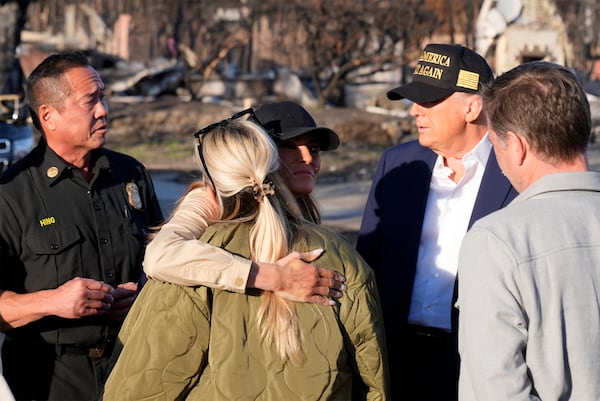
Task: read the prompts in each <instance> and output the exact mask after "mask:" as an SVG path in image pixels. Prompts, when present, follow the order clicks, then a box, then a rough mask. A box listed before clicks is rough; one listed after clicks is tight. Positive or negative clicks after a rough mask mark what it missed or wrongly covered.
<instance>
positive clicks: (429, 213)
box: [408, 134, 492, 331]
mask: <svg viewBox="0 0 600 401" xmlns="http://www.w3.org/2000/svg"><path fill="white" fill-rule="evenodd" d="M491 150H492V145H491V143H490V142H489V140H488V136H487V134H486V135H485V136H484V138H483V139H482V140H481V141H480V142H479V143H478V144H477V146H475V148H474V149H473V150H471V151H470V152H469V153H467V154H465V155H464V156H463V158H462V162H463V164H464V166H465V174H464V176H463V177H462V178H461V179H460V181H459V182H458V183H455V182H454V181H452V179H450V175H451V174H452V173H453V171H452V170H451V169H450V168H448V167H445V166H444V163H443V158H442V156H438V158H437V160H436V162H435V165H434V167H433V174H432V177H431V184H430V187H429V195H428V197H427V206H426V208H425V218H424V220H423V229H422V232H421V241H420V245H419V256H418V258H417V271H416V274H415V281H414V284H413V293H412V299H411V306H410V312H409V315H408V321H409V322H410V323H413V324H418V325H422V326H429V327H437V328H440V329H444V330H448V331H450V329H451V318H450V317H451V313H450V312H451V310H452V295H453V292H454V283H455V280H456V272H457V268H458V252H459V249H460V244H461V241H462V238H463V236H464V235H465V233H466V232H467V229H468V225H469V220H470V219H471V214H472V212H473V206H474V205H475V199H476V197H477V193H478V191H479V185H480V183H481V178H482V177H483V172H484V170H485V165H486V163H487V161H488V158H489V155H490V152H491Z"/></svg>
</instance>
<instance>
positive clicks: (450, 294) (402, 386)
mask: <svg viewBox="0 0 600 401" xmlns="http://www.w3.org/2000/svg"><path fill="white" fill-rule="evenodd" d="M492 79H493V76H492V71H491V69H490V67H489V65H488V64H487V62H486V61H485V60H484V59H483V58H482V57H481V56H480V55H478V54H477V53H475V52H473V51H472V50H470V49H468V48H466V47H464V46H460V45H447V44H429V45H427V46H426V47H425V50H424V51H423V53H422V55H421V57H420V58H419V62H418V64H417V66H416V68H415V71H414V74H413V79H412V81H411V82H410V83H408V84H406V85H403V86H400V87H398V88H395V89H393V90H390V91H389V92H388V93H387V96H388V98H389V99H391V100H399V99H404V98H406V99H408V100H410V101H412V102H413V104H412V106H411V108H410V114H411V116H413V117H414V118H415V122H416V125H417V128H418V132H419V138H418V140H415V141H411V142H407V143H402V144H399V145H396V146H394V147H392V148H390V149H388V150H386V151H385V152H384V154H383V156H382V158H381V160H380V162H379V166H378V168H377V171H376V173H375V176H374V178H373V183H372V186H371V191H370V194H369V197H368V200H367V204H366V207H365V211H364V215H363V220H362V224H361V228H360V231H359V234H358V239H357V246H356V247H357V250H358V251H359V253H360V254H361V255H362V256H363V257H364V258H365V259H366V261H367V262H368V263H369V265H370V266H371V267H372V268H373V269H374V270H375V273H376V276H377V281H378V286H379V291H380V295H381V302H382V308H383V313H384V320H385V324H386V331H387V335H386V337H387V342H388V352H389V360H390V373H391V377H392V398H393V399H394V400H398V399H406V400H455V399H457V383H458V349H457V337H456V333H457V327H456V321H457V320H456V318H457V316H456V313H454V312H456V310H455V309H454V308H453V304H454V301H455V299H456V291H455V284H456V272H457V263H458V262H457V261H458V250H459V247H460V243H461V240H462V237H463V235H464V234H465V233H466V231H467V230H468V229H469V227H470V226H471V225H472V224H473V222H474V221H476V220H477V219H479V218H480V217H482V216H485V215H487V214H488V213H490V212H492V211H495V210H497V209H499V208H501V207H503V206H506V205H507V204H508V203H509V202H510V201H511V200H512V199H513V198H514V197H515V196H516V195H517V193H516V191H515V190H514V188H512V186H511V185H510V183H509V182H508V180H507V179H506V178H505V177H504V176H503V175H502V173H501V171H500V169H499V167H498V164H497V162H496V158H495V156H494V153H493V152H491V150H492V145H491V143H490V142H489V140H488V137H487V133H488V127H487V121H486V116H485V113H484V111H483V107H482V100H481V96H480V95H479V94H478V90H479V89H481V87H482V85H485V84H486V83H488V82H490V81H491V80H492ZM401 372H402V373H401Z"/></svg>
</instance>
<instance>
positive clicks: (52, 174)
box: [46, 167, 58, 178]
mask: <svg viewBox="0 0 600 401" xmlns="http://www.w3.org/2000/svg"><path fill="white" fill-rule="evenodd" d="M46 175H47V176H48V178H54V177H56V176H57V175H58V167H49V168H48V170H46Z"/></svg>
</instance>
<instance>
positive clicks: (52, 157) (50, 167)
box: [40, 141, 110, 185]
mask: <svg viewBox="0 0 600 401" xmlns="http://www.w3.org/2000/svg"><path fill="white" fill-rule="evenodd" d="M40 142H41V141H40ZM41 145H42V146H44V151H43V160H42V163H41V164H40V170H41V171H42V173H43V174H44V175H45V176H46V178H47V179H48V185H53V184H54V183H55V182H57V181H59V180H61V179H62V178H64V177H68V176H70V174H71V173H70V171H71V169H72V168H73V166H72V165H71V164H69V163H67V162H66V161H65V160H64V159H63V158H61V157H60V156H59V155H57V154H56V153H55V152H54V151H53V150H52V149H50V147H49V146H48V144H47V143H45V141H44V143H43V144H41ZM92 152H93V155H92V158H94V159H95V162H94V167H93V171H94V175H97V174H98V173H99V171H101V170H109V168H110V166H109V163H108V159H107V158H106V156H105V154H104V151H103V150H102V149H96V150H93V151H92ZM109 171H110V170H109Z"/></svg>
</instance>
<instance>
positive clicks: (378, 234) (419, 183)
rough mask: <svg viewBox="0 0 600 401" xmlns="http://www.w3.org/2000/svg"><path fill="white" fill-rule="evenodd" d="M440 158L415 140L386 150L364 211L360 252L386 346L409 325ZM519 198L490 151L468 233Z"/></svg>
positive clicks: (358, 240)
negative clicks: (377, 300) (375, 293)
mask: <svg viewBox="0 0 600 401" xmlns="http://www.w3.org/2000/svg"><path fill="white" fill-rule="evenodd" d="M436 158H437V154H436V153H434V152H433V151H432V150H431V149H429V148H426V147H423V146H421V145H420V144H419V142H418V141H417V140H414V141H410V142H406V143H401V144H399V145H396V146H393V147H391V148H389V149H387V150H386V151H385V152H384V153H383V156H382V157H381V160H380V161H379V165H378V167H377V170H376V172H375V175H374V177H373V183H372V185H371V190H370V193H369V197H368V200H367V203H366V206H365V211H364V214H363V219H362V223H361V227H360V231H359V233H358V238H357V244H356V249H357V250H358V252H359V253H360V254H361V255H362V256H363V258H364V259H365V260H366V261H367V263H368V264H369V265H370V266H371V267H372V268H373V270H374V271H375V275H376V277H377V285H378V288H379V293H380V297H381V305H382V310H383V316H384V321H385V324H386V329H387V331H388V341H389V340H390V339H391V338H395V335H394V333H390V329H391V327H392V326H397V325H400V326H402V325H404V324H406V323H407V319H408V312H409V308H410V300H411V297H412V289H413V282H414V278H415V270H416V265H417V253H418V251H419V241H420V238H421V228H422V225H423V219H424V216H425V206H426V204H427V196H428V194H429V184H430V181H431V175H432V171H433V166H434V164H435V160H436ZM515 196H517V192H516V190H515V189H514V188H513V187H512V185H511V184H510V182H509V181H508V179H507V178H506V177H505V176H504V175H503V174H502V172H501V171H500V167H498V162H497V161H496V155H495V154H494V152H493V151H492V152H491V154H490V157H489V159H488V163H487V166H486V169H485V172H484V174H483V178H482V181H481V186H480V188H479V192H478V194H477V199H476V201H475V205H474V208H473V213H472V215H471V219H470V221H469V228H470V227H471V225H472V224H473V223H474V222H475V221H476V220H477V219H479V218H481V217H483V216H485V215H487V214H489V213H491V212H493V211H495V210H498V209H500V208H502V207H504V206H506V205H507V204H508V203H510V201H511V200H512V199H513V198H514V197H515ZM455 292H456V291H455ZM455 297H456V295H455ZM399 328H400V327H399ZM400 329H401V328H400ZM390 335H391V336H392V337H389V336H390Z"/></svg>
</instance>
